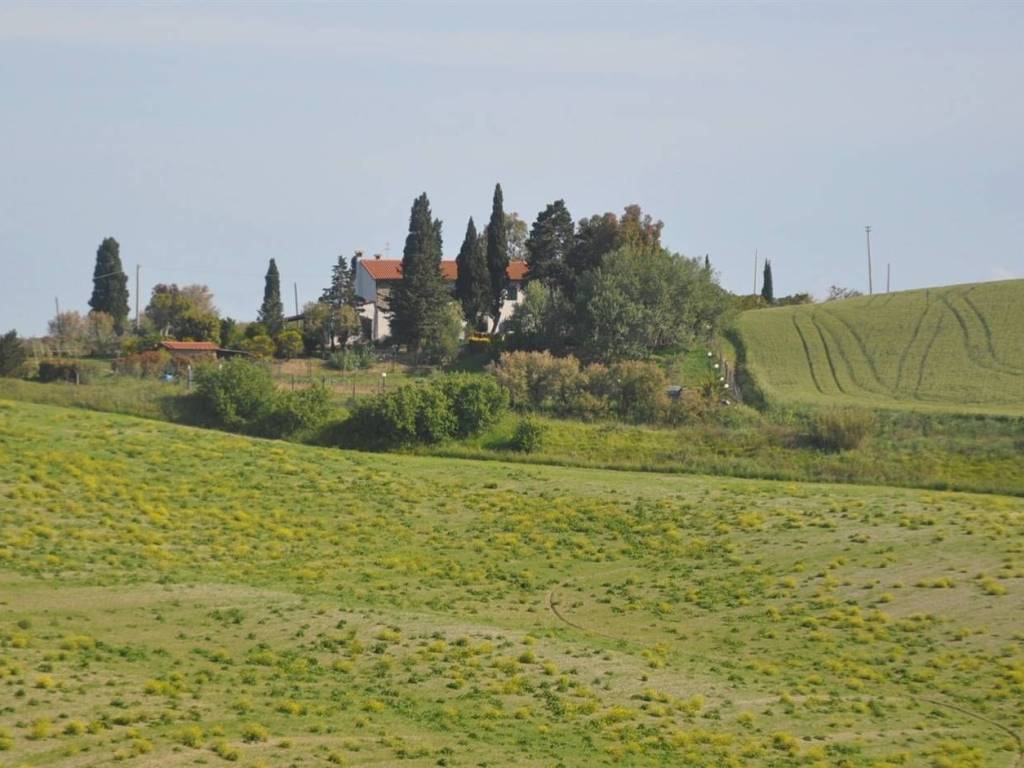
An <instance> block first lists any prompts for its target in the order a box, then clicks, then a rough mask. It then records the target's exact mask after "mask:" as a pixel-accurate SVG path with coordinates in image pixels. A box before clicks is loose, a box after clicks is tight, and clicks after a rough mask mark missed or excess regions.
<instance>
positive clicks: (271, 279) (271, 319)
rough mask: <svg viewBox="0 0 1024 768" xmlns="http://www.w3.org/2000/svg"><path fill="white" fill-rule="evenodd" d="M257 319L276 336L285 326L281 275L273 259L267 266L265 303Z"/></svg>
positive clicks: (264, 283)
mask: <svg viewBox="0 0 1024 768" xmlns="http://www.w3.org/2000/svg"><path fill="white" fill-rule="evenodd" d="M257 319H258V320H259V322H260V323H262V324H263V325H264V326H265V327H266V329H267V332H268V333H269V334H270V335H271V336H276V335H277V334H278V333H280V332H281V329H282V328H284V303H283V302H282V301H281V275H280V274H279V273H278V271H277V263H276V262H275V261H274V260H273V259H271V260H270V266H269V267H267V276H266V278H264V282H263V303H262V304H261V305H260V311H259V314H258V315H257Z"/></svg>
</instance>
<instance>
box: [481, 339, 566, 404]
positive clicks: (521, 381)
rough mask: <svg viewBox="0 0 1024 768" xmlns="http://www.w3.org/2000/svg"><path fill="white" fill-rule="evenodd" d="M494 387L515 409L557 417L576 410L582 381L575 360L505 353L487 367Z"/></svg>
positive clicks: (545, 355)
mask: <svg viewBox="0 0 1024 768" xmlns="http://www.w3.org/2000/svg"><path fill="white" fill-rule="evenodd" d="M491 372H492V373H493V374H494V376H495V378H496V379H497V380H498V383H499V384H501V386H503V387H504V388H505V389H506V390H507V391H508V394H509V400H510V402H511V403H512V405H513V406H514V407H515V408H519V409H525V408H535V409H538V410H549V411H553V412H555V413H560V414H570V413H572V412H573V411H574V410H576V405H577V403H578V402H579V399H580V395H581V393H583V392H584V391H586V388H585V384H586V379H585V378H584V376H583V373H582V372H581V371H580V363H579V361H578V360H577V359H576V358H575V357H555V356H554V355H552V354H551V353H550V352H507V353H505V354H503V355H502V356H501V358H500V359H499V360H498V362H497V363H495V364H494V365H492V366H491Z"/></svg>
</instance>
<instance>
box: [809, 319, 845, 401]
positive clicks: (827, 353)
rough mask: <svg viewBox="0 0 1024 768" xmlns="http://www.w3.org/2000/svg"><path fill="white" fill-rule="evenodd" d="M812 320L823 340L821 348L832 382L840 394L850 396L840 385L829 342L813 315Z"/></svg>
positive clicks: (819, 336)
mask: <svg viewBox="0 0 1024 768" xmlns="http://www.w3.org/2000/svg"><path fill="white" fill-rule="evenodd" d="M810 320H811V325H813V326H814V330H816V331H817V332H818V338H819V339H820V340H821V346H822V348H823V349H824V350H825V360H826V361H827V362H828V369H829V371H831V372H832V380H833V381H834V382H835V383H836V387H837V388H838V389H839V391H840V392H842V393H843V394H844V395H848V394H850V393H849V392H847V391H846V390H845V389H844V388H843V385H842V384H840V383H839V376H838V375H837V374H836V364H835V363H834V362H833V360H832V352H831V350H829V348H828V342H827V341H825V334H824V333H823V332H822V330H821V326H820V325H818V323H817V322H816V321H815V320H814V316H813V315H811V317H810Z"/></svg>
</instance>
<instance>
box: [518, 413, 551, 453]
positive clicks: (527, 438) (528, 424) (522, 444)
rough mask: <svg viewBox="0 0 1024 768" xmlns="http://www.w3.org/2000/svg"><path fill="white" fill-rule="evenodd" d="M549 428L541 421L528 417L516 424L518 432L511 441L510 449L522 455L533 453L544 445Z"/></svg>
mask: <svg viewBox="0 0 1024 768" xmlns="http://www.w3.org/2000/svg"><path fill="white" fill-rule="evenodd" d="M546 432H547V428H546V427H545V426H544V425H543V424H541V423H540V422H539V421H536V420H535V419H532V418H530V417H529V416H526V417H524V418H522V419H520V420H519V423H518V424H516V430H515V432H513V433H512V439H511V440H509V447H510V448H512V450H514V451H520V452H522V453H533V452H534V451H537V450H539V449H540V448H541V446H542V445H543V444H544V436H545V433H546Z"/></svg>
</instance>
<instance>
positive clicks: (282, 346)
mask: <svg viewBox="0 0 1024 768" xmlns="http://www.w3.org/2000/svg"><path fill="white" fill-rule="evenodd" d="M301 352H302V334H301V333H299V332H298V331H297V330H295V329H294V328H288V329H286V330H284V331H281V332H280V333H279V334H277V336H276V338H275V339H274V354H275V355H277V357H281V358H285V359H291V358H293V357H298V356H299V353H301Z"/></svg>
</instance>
